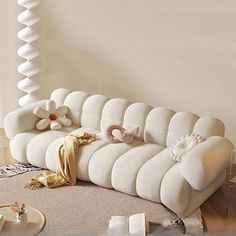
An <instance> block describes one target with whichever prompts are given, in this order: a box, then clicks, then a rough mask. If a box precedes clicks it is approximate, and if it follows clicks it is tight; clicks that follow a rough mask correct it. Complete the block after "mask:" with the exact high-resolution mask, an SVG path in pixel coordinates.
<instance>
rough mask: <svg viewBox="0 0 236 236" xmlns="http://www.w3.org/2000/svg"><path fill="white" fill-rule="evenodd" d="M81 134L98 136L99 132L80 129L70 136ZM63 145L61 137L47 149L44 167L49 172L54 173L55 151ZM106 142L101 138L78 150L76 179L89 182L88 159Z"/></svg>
mask: <svg viewBox="0 0 236 236" xmlns="http://www.w3.org/2000/svg"><path fill="white" fill-rule="evenodd" d="M81 132H88V133H93V134H98V133H99V131H97V130H94V129H91V128H85V127H81V128H78V129H76V130H74V131H73V132H71V134H73V135H78V134H80V133H81ZM62 144H63V137H58V138H57V139H55V140H54V141H53V142H52V143H51V144H50V145H49V146H48V148H47V151H46V157H45V161H46V166H47V168H48V169H49V170H51V171H54V172H55V171H56V164H57V161H56V157H57V150H58V148H59V146H61V145H62ZM107 144H108V142H107V141H106V140H104V139H102V138H98V139H97V140H96V141H94V142H92V143H90V144H87V145H83V146H81V147H80V148H79V153H78V158H77V177H78V179H80V180H85V181H89V175H88V165H89V161H90V158H91V157H92V155H93V154H94V152H96V151H97V150H98V149H100V148H101V147H103V146H105V145H107Z"/></svg>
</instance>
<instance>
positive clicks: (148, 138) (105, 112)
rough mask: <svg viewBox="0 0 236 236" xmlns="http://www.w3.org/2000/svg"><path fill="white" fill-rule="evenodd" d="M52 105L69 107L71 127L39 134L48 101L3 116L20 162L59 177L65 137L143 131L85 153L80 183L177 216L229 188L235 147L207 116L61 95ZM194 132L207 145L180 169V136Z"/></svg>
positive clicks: (78, 94) (189, 156)
mask: <svg viewBox="0 0 236 236" xmlns="http://www.w3.org/2000/svg"><path fill="white" fill-rule="evenodd" d="M50 99H52V100H54V101H55V102H56V104H57V105H61V104H65V105H66V106H68V107H69V114H68V117H69V118H70V119H71V120H72V123H73V124H72V126H70V127H67V128H62V129H61V130H58V131H55V130H46V131H43V132H42V131H38V130H36V129H35V124H36V122H37V121H38V118H36V116H35V115H34V114H33V113H32V110H33V109H34V108H35V107H36V106H38V105H40V106H42V107H43V106H45V103H46V100H43V101H39V102H37V103H34V104H31V105H28V106H25V107H23V108H20V109H18V110H16V111H13V112H11V113H9V114H7V116H6V117H5V120H4V128H5V131H6V134H7V136H8V137H9V138H10V140H11V141H10V150H11V153H12V156H13V157H14V158H15V159H16V160H18V161H19V162H29V163H31V164H33V165H36V166H40V167H44V168H48V169H49V170H52V171H55V170H56V149H57V147H58V146H59V145H60V144H61V143H62V139H63V137H64V136H65V135H66V134H67V133H69V132H73V133H75V134H77V133H79V132H81V131H87V132H91V133H100V132H102V131H103V130H104V129H105V128H106V127H107V126H108V125H110V124H119V125H122V126H124V127H125V128H131V127H137V126H139V128H140V129H139V135H138V136H139V139H138V140H136V141H135V142H133V143H132V144H131V145H127V144H124V143H118V144H110V143H108V142H107V141H106V140H105V139H103V138H101V139H99V140H97V141H94V142H92V143H91V144H89V145H85V146H83V147H81V148H80V151H79V156H78V163H77V176H78V179H80V180H84V181H91V182H93V183H95V184H97V185H100V186H103V187H105V188H114V189H116V190H118V191H121V192H124V193H127V194H130V195H134V196H139V197H141V198H144V199H148V200H150V201H154V202H157V203H163V204H164V205H165V206H167V207H168V208H169V209H171V210H172V211H174V212H175V213H176V214H177V215H179V216H180V217H187V216H188V215H190V214H191V213H192V212H193V211H194V210H196V209H197V208H198V207H199V206H200V205H201V204H202V203H203V202H204V201H205V200H206V199H207V198H208V197H209V196H210V195H212V194H213V193H214V192H215V191H216V190H217V189H218V188H219V187H220V186H221V185H222V183H223V182H224V180H225V174H226V169H227V167H228V165H229V161H230V153H231V149H232V143H231V142H230V141H229V140H228V139H226V138H224V137H223V136H224V124H223V123H222V122H221V121H220V120H218V119H216V118H212V117H209V116H204V117H199V116H197V115H195V114H193V113H190V112H174V111H172V110H170V109H168V108H164V107H157V108H152V107H150V106H149V105H147V104H144V103H133V104H130V103H129V102H128V101H126V100H125V99H122V98H113V99H108V98H107V97H105V96H103V95H89V94H87V93H86V92H81V91H76V92H71V91H69V90H67V89H64V88H60V89H56V90H55V91H54V92H53V93H52V94H51V97H50ZM191 133H196V134H199V135H201V136H202V137H203V138H205V139H207V140H206V141H204V142H203V143H200V144H198V145H197V146H196V147H195V148H193V149H192V150H191V151H190V152H188V154H187V156H186V157H185V158H184V161H182V162H181V163H177V162H176V161H174V160H173V159H172V157H171V156H170V153H169V150H170V147H171V145H172V144H173V143H174V142H175V141H176V140H177V139H179V138H180V137H182V136H184V135H186V134H191Z"/></svg>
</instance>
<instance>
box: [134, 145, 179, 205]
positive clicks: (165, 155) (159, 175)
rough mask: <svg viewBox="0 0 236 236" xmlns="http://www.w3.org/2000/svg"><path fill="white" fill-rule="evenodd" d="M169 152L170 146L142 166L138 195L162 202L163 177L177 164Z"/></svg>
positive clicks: (137, 186)
mask: <svg viewBox="0 0 236 236" xmlns="http://www.w3.org/2000/svg"><path fill="white" fill-rule="evenodd" d="M169 152H170V150H169V148H165V149H164V150H163V151H161V152H160V153H158V154H156V155H155V156H154V157H153V158H152V159H150V160H148V161H147V162H146V163H145V164H144V165H143V166H142V167H141V168H140V170H139V172H138V176H137V181H136V188H137V194H138V196H140V197H142V198H145V199H148V200H151V201H154V202H159V203H160V202H161V197H160V191H161V183H162V179H163V177H164V175H165V173H166V172H167V171H168V170H169V169H170V168H171V167H172V166H173V165H175V164H176V162H175V161H174V160H173V158H172V157H171V156H170V153H169Z"/></svg>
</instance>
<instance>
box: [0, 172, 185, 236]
mask: <svg viewBox="0 0 236 236" xmlns="http://www.w3.org/2000/svg"><path fill="white" fill-rule="evenodd" d="M38 173H39V172H29V173H25V174H23V175H17V176H15V177H12V178H6V179H2V180H0V205H6V204H9V203H12V202H15V201H18V202H24V203H25V204H27V205H30V206H32V207H35V208H37V209H38V210H40V211H41V212H42V213H44V214H45V216H46V220H47V223H46V226H45V229H44V231H43V232H42V233H41V234H42V235H62V234H61V233H63V232H66V231H68V235H106V234H105V233H104V232H105V231H104V230H105V229H107V225H108V222H109V219H110V218H111V216H113V215H125V216H130V215H132V214H136V213H141V212H145V213H146V215H147V219H148V220H149V221H151V222H155V223H157V224H162V223H163V221H164V219H176V218H177V217H176V215H175V214H174V213H173V212H171V211H169V210H168V209H167V208H166V207H164V206H163V205H161V204H157V203H153V202H150V201H147V200H144V199H141V198H138V197H133V196H130V195H127V194H124V193H120V192H118V191H115V190H111V189H106V188H102V187H99V186H96V185H94V184H91V183H88V182H82V181H80V182H78V185H76V186H64V187H60V188H55V189H48V188H42V189H39V190H35V191H32V190H29V189H24V184H25V183H26V182H27V181H28V180H29V179H30V178H32V177H33V176H35V175H36V174H38ZM88 229H89V231H88ZM90 231H91V232H92V233H91V234H89V233H88V232H90ZM70 232H71V234H70ZM73 232H74V234H73ZM81 232H82V233H81ZM86 232H87V233H86ZM94 232H97V233H98V234H95V233H94ZM102 232H103V233H102ZM176 234H181V230H180V229H177V228H174V229H172V230H171V231H169V232H166V235H176ZM151 235H157V234H151Z"/></svg>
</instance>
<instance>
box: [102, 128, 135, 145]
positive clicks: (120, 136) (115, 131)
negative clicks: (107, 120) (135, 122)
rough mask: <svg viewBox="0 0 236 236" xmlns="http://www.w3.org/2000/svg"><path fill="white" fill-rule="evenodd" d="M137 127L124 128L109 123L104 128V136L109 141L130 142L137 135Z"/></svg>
mask: <svg viewBox="0 0 236 236" xmlns="http://www.w3.org/2000/svg"><path fill="white" fill-rule="evenodd" d="M138 132H139V127H136V128H133V129H128V130H126V129H125V128H123V127H122V126H120V125H110V126H108V127H107V129H106V130H105V137H106V139H107V140H108V141H109V142H111V143H127V144H129V143H132V142H133V141H134V139H135V137H136V136H137V135H138Z"/></svg>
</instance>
